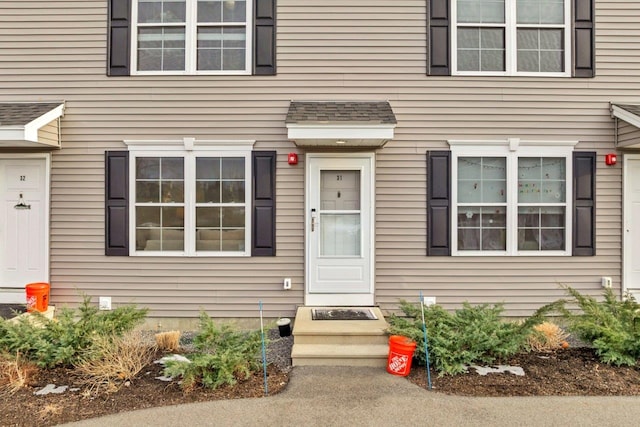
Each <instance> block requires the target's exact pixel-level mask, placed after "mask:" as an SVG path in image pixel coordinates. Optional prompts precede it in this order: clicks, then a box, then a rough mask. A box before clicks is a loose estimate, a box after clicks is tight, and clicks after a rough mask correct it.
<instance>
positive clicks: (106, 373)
mask: <svg viewBox="0 0 640 427" xmlns="http://www.w3.org/2000/svg"><path fill="white" fill-rule="evenodd" d="M155 353H156V346H155V345H154V344H153V343H152V342H150V341H149V340H146V339H144V336H143V334H142V333H141V332H140V331H132V332H128V333H126V334H125V335H123V336H116V337H113V336H101V335H98V336H96V337H95V338H94V345H93V346H92V348H91V350H90V351H89V352H88V353H87V354H86V355H85V356H84V357H83V358H82V361H81V362H80V363H79V364H78V365H77V366H76V373H77V374H78V376H79V378H80V380H81V382H82V383H83V385H85V386H87V387H88V390H89V392H90V393H91V394H99V393H101V392H104V393H111V392H115V391H117V390H118V389H119V388H120V387H122V385H124V384H125V383H126V382H127V381H132V380H133V379H135V377H136V375H137V374H138V373H139V372H140V371H141V370H142V369H143V368H144V367H145V366H147V365H148V364H150V363H151V362H152V360H153V357H154V355H155Z"/></svg>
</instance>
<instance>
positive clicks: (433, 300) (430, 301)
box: [422, 297, 436, 307]
mask: <svg viewBox="0 0 640 427" xmlns="http://www.w3.org/2000/svg"><path fill="white" fill-rule="evenodd" d="M422 303H423V304H424V305H425V306H426V307H428V306H430V305H435V304H436V297H422Z"/></svg>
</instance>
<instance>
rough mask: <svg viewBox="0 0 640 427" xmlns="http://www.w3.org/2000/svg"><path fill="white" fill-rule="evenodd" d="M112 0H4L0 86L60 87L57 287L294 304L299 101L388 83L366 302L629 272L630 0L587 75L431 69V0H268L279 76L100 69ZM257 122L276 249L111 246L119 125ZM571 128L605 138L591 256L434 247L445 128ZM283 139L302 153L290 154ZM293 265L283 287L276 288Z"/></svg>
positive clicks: (207, 133) (461, 294)
mask: <svg viewBox="0 0 640 427" xmlns="http://www.w3.org/2000/svg"><path fill="white" fill-rule="evenodd" d="M106 4H107V2H104V1H86V0H82V1H81V0H77V1H54V2H49V1H29V0H23V1H19V2H0V50H1V51H2V52H3V55H2V58H1V59H0V100H2V101H12V102H13V101H34V100H38V101H39V100H60V99H64V100H65V102H66V104H65V105H66V109H65V116H64V118H62V122H61V130H62V150H60V151H57V152H54V153H53V154H52V165H51V168H52V170H51V251H50V257H51V282H52V301H53V302H54V303H56V304H59V305H64V304H67V303H75V302H77V301H79V300H80V296H79V291H82V292H85V293H87V294H88V295H91V296H94V297H97V296H112V298H113V303H114V305H116V306H117V305H120V304H125V303H131V302H133V303H137V304H139V305H142V306H146V307H149V308H150V309H151V313H152V315H153V316H165V317H196V316H197V315H198V313H199V310H201V309H204V310H206V311H207V312H208V313H210V314H211V315H213V316H219V317H255V316H257V309H258V301H259V300H261V301H263V303H264V308H265V312H266V315H267V316H269V317H277V316H292V315H293V314H294V313H295V308H296V306H297V305H301V304H303V295H304V283H303V282H304V223H303V217H304V170H305V162H304V151H303V150H301V149H298V148H296V147H295V146H294V144H293V143H292V142H290V141H288V139H287V133H286V128H285V124H284V118H285V115H286V112H287V108H288V106H289V102H290V101H291V100H300V101H301V100H334V101H335V100H388V101H389V102H390V103H391V106H392V108H393V109H394V112H395V114H396V117H397V120H398V126H397V128H396V137H395V139H394V140H393V141H391V142H389V143H388V144H387V145H386V146H385V147H384V148H382V149H379V150H377V156H376V237H375V241H376V250H375V253H376V259H375V260H376V268H375V274H376V284H375V288H376V302H377V303H378V304H380V306H381V307H382V309H383V310H388V311H392V310H395V309H396V308H397V303H398V300H399V299H400V298H404V299H409V300H413V301H417V299H418V293H419V291H423V293H424V294H425V295H433V296H436V297H437V301H438V303H441V304H443V305H444V306H445V307H446V308H454V307H458V306H459V305H460V304H461V303H462V301H465V300H468V301H470V302H474V303H481V302H505V303H506V308H507V312H508V314H511V315H522V314H527V313H530V312H531V310H533V309H535V308H537V307H539V306H540V305H541V304H544V303H547V302H550V301H552V300H554V299H556V298H558V297H560V296H562V291H561V290H560V289H559V287H558V284H559V283H565V284H569V285H571V286H575V287H576V288H578V289H579V290H581V291H584V292H588V293H591V294H594V295H595V294H599V292H600V290H601V288H600V277H601V276H609V277H612V278H613V283H614V287H616V289H620V286H621V268H622V266H621V257H622V252H621V250H622V248H621V208H622V189H621V187H622V183H621V171H622V169H621V165H620V164H618V165H616V166H614V167H607V166H605V165H604V161H603V156H604V154H606V153H609V152H612V151H613V150H615V148H614V135H615V128H614V121H613V120H612V119H611V118H610V115H609V102H610V101H612V100H615V101H616V102H620V103H624V102H628V103H632V102H638V101H640V56H638V54H637V53H638V49H637V48H638V45H639V44H640V27H638V22H639V21H640V3H639V2H630V1H611V0H603V1H600V0H598V1H597V11H596V13H597V17H596V18H597V31H596V34H597V44H596V54H597V55H596V60H597V66H596V73H597V77H595V78H593V79H572V78H533V77H526V78H525V77H505V78H500V77H429V76H426V75H425V74H426V66H425V64H426V46H427V45H426V34H425V32H426V2H425V1H424V0H400V1H388V0H368V1H364V0H330V1H327V0H306V1H299V0H278V31H277V33H278V36H277V59H278V63H277V65H278V75H277V76H145V77H140V76H139V77H111V78H109V77H107V76H106V71H105V68H106V67H105V61H106V12H107V11H106ZM185 136H189V137H195V138H202V139H231V140H233V139H239V140H245V139H255V140H256V141H257V142H256V145H255V149H258V150H263V149H264V150H272V149H275V150H277V151H278V164H277V183H276V186H277V200H276V205H277V218H276V219H277V224H276V234H277V256H276V257H254V258H250V257H246V258H230V257H225V258H213V257H211V258H166V257H144V258H142V257H105V256H104V212H103V210H104V165H103V161H104V152H105V150H124V149H126V147H125V145H124V144H123V142H122V141H123V140H129V139H154V138H161V139H181V138H183V137H185ZM508 137H516V138H521V139H531V140H577V141H579V144H578V145H577V147H576V149H577V150H590V151H597V153H598V171H597V179H596V182H597V199H596V207H597V235H596V245H597V249H596V253H597V255H596V256H594V257H427V256H426V219H427V218H426V161H425V153H426V152H427V151H428V150H434V149H437V150H442V149H448V145H447V143H446V141H447V140H448V139H474V140H481V139H496V138H500V139H504V138H508ZM288 152H297V153H299V156H300V163H299V164H298V165H297V166H289V165H288V164H287V162H286V155H287V153H288ZM284 277H291V278H292V281H293V289H292V290H290V291H285V290H283V289H282V280H283V278H284Z"/></svg>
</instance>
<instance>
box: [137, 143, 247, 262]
mask: <svg viewBox="0 0 640 427" xmlns="http://www.w3.org/2000/svg"><path fill="white" fill-rule="evenodd" d="M200 143H201V144H203V146H202V147H196V146H195V145H194V142H193V140H192V139H188V138H187V139H185V142H184V144H178V141H167V142H166V143H164V144H163V143H162V142H159V141H131V142H128V145H129V151H130V156H129V162H130V164H129V171H130V176H131V179H130V187H129V191H130V194H131V200H132V201H133V202H132V203H131V204H130V206H131V207H130V212H129V215H130V224H131V225H132V226H131V227H130V248H131V255H170V256H230V255H235V256H249V255H250V249H251V243H250V234H251V233H250V224H251V217H250V212H251V209H250V207H251V178H250V177H251V147H252V145H253V142H252V141H234V142H233V143H232V144H231V143H229V144H227V143H220V142H216V141H209V142H207V141H200Z"/></svg>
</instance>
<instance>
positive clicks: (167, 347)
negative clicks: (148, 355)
mask: <svg viewBox="0 0 640 427" xmlns="http://www.w3.org/2000/svg"><path fill="white" fill-rule="evenodd" d="M156 345H157V346H158V349H159V350H163V351H178V350H179V349H180V331H169V332H160V333H158V334H156Z"/></svg>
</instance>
